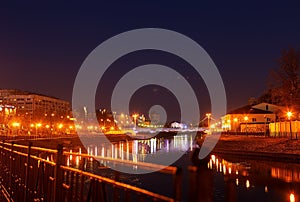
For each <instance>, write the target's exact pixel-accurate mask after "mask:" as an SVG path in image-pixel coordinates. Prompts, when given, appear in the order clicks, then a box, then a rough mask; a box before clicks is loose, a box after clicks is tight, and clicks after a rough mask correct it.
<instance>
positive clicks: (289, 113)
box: [286, 111, 293, 139]
mask: <svg viewBox="0 0 300 202" xmlns="http://www.w3.org/2000/svg"><path fill="white" fill-rule="evenodd" d="M286 115H287V117H288V119H289V122H290V135H291V139H293V133H292V120H291V117H292V116H293V113H292V112H291V111H288V112H287V113H286Z"/></svg>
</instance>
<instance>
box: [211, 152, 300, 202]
mask: <svg viewBox="0 0 300 202" xmlns="http://www.w3.org/2000/svg"><path fill="white" fill-rule="evenodd" d="M227 159H228V158H227ZM229 159H230V160H226V159H224V158H222V157H220V156H217V155H211V156H210V159H209V161H208V163H207V168H208V169H209V170H212V171H214V176H219V181H218V182H217V184H215V185H214V187H213V188H212V189H216V187H217V189H220V187H221V186H222V184H223V185H225V191H223V194H222V195H223V196H224V197H225V198H227V199H228V198H230V201H253V200H256V201H290V202H291V201H294V202H295V201H299V191H300V181H299V179H300V178H299V177H300V165H299V164H297V163H294V164H292V163H282V162H268V161H259V160H247V161H242V160H241V159H235V158H233V157H230V158H229ZM221 176H222V177H221ZM222 178H223V179H222ZM228 187H231V188H228ZM218 201H219V200H218ZM220 201H221V200H220Z"/></svg>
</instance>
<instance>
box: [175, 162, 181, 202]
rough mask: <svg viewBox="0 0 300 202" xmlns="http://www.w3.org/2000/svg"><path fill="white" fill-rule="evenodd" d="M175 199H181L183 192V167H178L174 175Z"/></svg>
mask: <svg viewBox="0 0 300 202" xmlns="http://www.w3.org/2000/svg"><path fill="white" fill-rule="evenodd" d="M173 193H174V199H175V201H181V194H182V169H181V168H178V167H177V170H176V173H175V175H174V192H173Z"/></svg>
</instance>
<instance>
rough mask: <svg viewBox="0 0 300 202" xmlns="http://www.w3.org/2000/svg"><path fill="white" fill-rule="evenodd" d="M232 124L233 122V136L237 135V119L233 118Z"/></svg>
mask: <svg viewBox="0 0 300 202" xmlns="http://www.w3.org/2000/svg"><path fill="white" fill-rule="evenodd" d="M233 122H234V127H235V135H237V122H238V119H237V118H234V119H233Z"/></svg>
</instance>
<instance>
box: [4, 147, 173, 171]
mask: <svg viewBox="0 0 300 202" xmlns="http://www.w3.org/2000/svg"><path fill="white" fill-rule="evenodd" d="M1 144H2V145H5V146H7V147H6V148H7V149H8V150H11V148H10V147H11V144H12V143H6V142H4V143H1ZM13 146H14V148H22V149H28V146H27V145H20V144H13ZM31 150H35V151H41V152H47V153H51V154H57V150H54V149H48V148H42V147H35V146H31ZM24 154H26V153H24ZM63 154H64V155H74V156H80V157H84V158H95V159H97V160H98V159H99V160H103V161H110V162H113V163H119V164H123V165H124V164H125V165H129V166H139V167H140V168H143V169H146V170H157V171H159V172H162V173H167V174H172V175H173V174H176V172H177V170H178V168H177V167H175V166H166V165H159V164H154V163H147V162H133V161H130V160H122V159H117V158H111V157H103V156H95V155H89V154H80V153H78V152H67V151H64V152H63Z"/></svg>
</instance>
